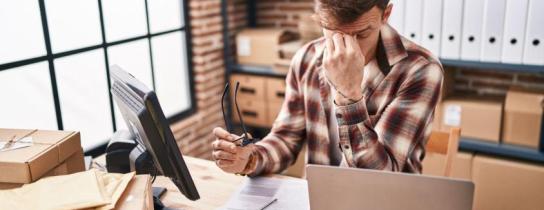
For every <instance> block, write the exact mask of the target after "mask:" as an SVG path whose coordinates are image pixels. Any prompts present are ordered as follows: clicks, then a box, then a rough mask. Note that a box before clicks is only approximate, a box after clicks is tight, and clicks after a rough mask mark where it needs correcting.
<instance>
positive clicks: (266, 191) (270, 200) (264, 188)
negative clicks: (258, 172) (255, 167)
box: [221, 177, 310, 210]
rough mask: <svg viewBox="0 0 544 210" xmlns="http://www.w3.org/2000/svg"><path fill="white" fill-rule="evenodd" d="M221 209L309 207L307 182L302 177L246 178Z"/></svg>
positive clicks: (256, 209) (253, 209)
mask: <svg viewBox="0 0 544 210" xmlns="http://www.w3.org/2000/svg"><path fill="white" fill-rule="evenodd" d="M221 209H226V210H235V209H236V210H238V209H244V210H260V209H266V210H274V209H278V210H279V209H297V210H305V209H310V202H309V200H308V183H307V181H306V180H303V179H277V178H267V177H259V178H251V179H247V180H246V181H245V182H244V183H243V184H242V187H241V188H240V189H239V190H238V191H236V192H235V193H234V194H233V196H232V197H231V198H230V200H229V201H228V202H227V204H226V205H225V206H224V207H222V208H221Z"/></svg>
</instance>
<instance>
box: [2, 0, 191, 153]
mask: <svg viewBox="0 0 544 210" xmlns="http://www.w3.org/2000/svg"><path fill="white" fill-rule="evenodd" d="M143 1H144V4H145V17H146V27H147V32H146V34H145V35H140V36H135V37H130V38H126V39H122V40H116V41H112V42H108V41H107V40H106V31H105V27H106V26H105V22H104V12H103V4H102V0H97V2H96V3H97V4H98V12H99V18H100V29H101V31H100V33H101V39H102V40H101V43H100V44H97V45H93V46H86V47H80V48H77V49H72V50H68V51H63V52H57V53H53V52H52V47H51V37H50V34H49V26H48V22H47V21H48V20H47V13H46V6H45V0H38V4H39V12H40V21H41V26H42V32H43V38H44V43H45V53H46V54H45V55H42V56H38V57H33V58H25V59H22V60H17V61H10V62H8V63H2V64H0V71H9V70H13V69H14V68H17V67H22V66H26V65H31V64H35V63H39V62H47V64H48V68H49V77H50V81H51V88H52V93H53V95H52V97H53V102H54V107H55V110H54V111H55V116H56V119H57V129H58V130H63V129H64V125H63V122H62V110H61V105H60V98H59V88H58V86H57V84H58V82H57V78H56V73H55V65H54V61H55V59H58V58H62V57H67V56H71V55H76V54H80V53H85V52H89V51H92V50H100V49H101V50H103V52H104V63H105V65H106V66H105V69H106V79H107V83H108V96H109V108H110V111H111V119H112V124H111V125H112V128H113V129H112V130H113V131H114V132H115V131H117V127H118V126H117V125H116V120H115V111H114V104H113V98H112V94H111V92H110V91H109V89H110V88H111V80H110V75H109V73H110V65H111V64H110V63H109V60H108V59H109V58H108V48H109V47H112V46H117V45H122V44H124V43H129V42H132V41H139V40H147V42H148V48H149V56H150V64H151V66H150V70H151V75H152V80H153V87H150V88H153V89H155V86H156V85H155V84H156V79H155V69H154V64H153V53H152V43H151V42H152V38H153V37H157V36H161V35H165V34H170V33H176V32H181V33H183V34H184V36H183V37H185V42H184V44H185V46H184V47H185V49H184V48H183V47H182V49H181V50H185V55H186V56H187V58H186V67H187V77H188V80H187V82H188V85H189V97H190V98H189V100H190V101H189V103H190V105H189V108H188V109H184V110H182V111H181V112H179V113H177V114H174V115H172V116H170V117H167V121H168V122H169V123H170V124H173V123H175V122H178V121H180V120H183V119H185V118H187V117H189V116H191V115H192V114H194V113H196V111H197V106H196V96H195V81H194V71H193V70H194V69H193V62H192V55H193V52H192V34H191V26H190V15H189V10H190V8H189V3H188V1H186V0H178V1H179V2H180V8H179V9H180V11H181V13H182V14H183V15H182V17H180V18H182V20H181V21H182V22H181V24H182V26H181V27H178V28H175V29H170V30H167V31H161V32H157V33H151V28H150V19H149V4H148V0H143ZM182 42H183V40H182ZM180 88H181V87H180ZM183 88H185V87H183ZM104 141H105V143H104V144H101V145H100V146H97V147H95V148H90V149H89V150H88V151H85V154H86V155H92V156H97V155H100V154H103V153H104V152H105V148H106V145H107V143H108V142H107V139H104Z"/></svg>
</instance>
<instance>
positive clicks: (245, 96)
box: [230, 74, 266, 101]
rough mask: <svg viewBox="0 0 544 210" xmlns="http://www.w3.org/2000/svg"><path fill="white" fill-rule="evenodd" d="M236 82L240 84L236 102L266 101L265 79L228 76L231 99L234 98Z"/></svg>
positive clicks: (248, 76)
mask: <svg viewBox="0 0 544 210" xmlns="http://www.w3.org/2000/svg"><path fill="white" fill-rule="evenodd" d="M236 82H240V86H239V88H238V100H255V101H264V100H265V99H266V78H265V77H259V76H253V75H246V74H232V75H231V76H230V90H231V97H234V90H235V87H236ZM233 101H234V100H233Z"/></svg>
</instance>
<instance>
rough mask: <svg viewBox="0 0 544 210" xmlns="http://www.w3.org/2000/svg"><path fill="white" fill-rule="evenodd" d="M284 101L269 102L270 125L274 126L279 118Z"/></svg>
mask: <svg viewBox="0 0 544 210" xmlns="http://www.w3.org/2000/svg"><path fill="white" fill-rule="evenodd" d="M282 105H283V102H270V103H268V125H269V126H270V127H272V125H274V121H276V118H278V114H279V113H280V111H281V107H282Z"/></svg>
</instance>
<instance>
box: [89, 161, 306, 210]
mask: <svg viewBox="0 0 544 210" xmlns="http://www.w3.org/2000/svg"><path fill="white" fill-rule="evenodd" d="M183 158H184V159H185V163H186V164H187V167H188V168H189V171H190V173H191V176H192V177H193V181H194V182H195V185H196V188H197V190H198V193H199V194H200V199H199V200H197V201H191V200H189V199H187V198H185V196H183V194H181V192H180V191H179V190H178V188H177V187H176V186H175V185H174V183H172V181H170V179H168V178H167V177H164V176H158V177H157V179H156V180H155V182H154V183H153V186H154V187H166V189H167V191H166V193H165V194H164V195H163V197H162V198H161V200H162V202H163V204H164V205H165V206H166V207H169V208H176V209H216V208H219V207H221V206H223V205H224V204H225V203H226V202H227V201H228V199H229V198H230V197H231V195H232V193H233V192H234V191H235V190H236V189H238V187H239V186H240V184H241V183H242V181H243V180H244V179H246V177H243V176H236V175H234V174H228V173H225V172H223V171H222V170H221V169H219V167H217V166H216V165H215V163H214V162H213V161H209V160H204V159H199V158H194V157H189V156H184V157H183ZM95 161H96V162H99V163H101V164H102V165H105V164H104V163H105V155H103V156H100V157H98V158H96V159H95ZM272 177H276V178H287V179H295V178H292V177H288V176H282V175H273V176H272Z"/></svg>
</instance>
